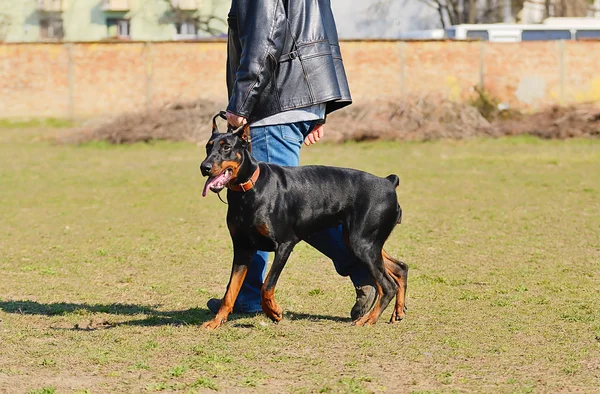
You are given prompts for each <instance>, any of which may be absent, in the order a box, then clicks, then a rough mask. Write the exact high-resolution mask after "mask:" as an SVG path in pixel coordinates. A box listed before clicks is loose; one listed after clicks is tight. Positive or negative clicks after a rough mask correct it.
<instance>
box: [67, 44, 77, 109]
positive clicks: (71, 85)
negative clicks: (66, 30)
mask: <svg viewBox="0 0 600 394" xmlns="http://www.w3.org/2000/svg"><path fill="white" fill-rule="evenodd" d="M65 45H66V46H67V57H68V59H69V60H68V66H67V73H68V76H67V78H68V84H69V88H68V89H69V92H68V117H69V119H73V118H74V117H75V99H74V92H73V90H74V89H75V76H74V75H73V74H74V71H75V65H74V64H73V61H74V59H73V43H71V42H69V43H67V44H65Z"/></svg>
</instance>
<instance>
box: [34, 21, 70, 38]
mask: <svg viewBox="0 0 600 394" xmlns="http://www.w3.org/2000/svg"><path fill="white" fill-rule="evenodd" d="M63 36H64V30H63V21H62V19H41V20H40V37H41V38H50V39H59V40H60V39H61V38H63Z"/></svg>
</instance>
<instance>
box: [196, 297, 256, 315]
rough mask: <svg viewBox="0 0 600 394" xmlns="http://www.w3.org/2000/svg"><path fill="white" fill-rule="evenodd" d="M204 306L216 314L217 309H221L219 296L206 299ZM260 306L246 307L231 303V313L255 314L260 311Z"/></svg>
mask: <svg viewBox="0 0 600 394" xmlns="http://www.w3.org/2000/svg"><path fill="white" fill-rule="evenodd" d="M206 306H207V307H208V309H209V310H210V311H211V312H212V313H214V314H217V312H218V311H219V309H221V300H220V299H219V298H211V299H210V300H208V302H207V303H206ZM262 311H263V310H262V307H261V306H260V305H258V306H254V307H249V308H248V307H246V308H242V307H240V306H238V304H234V305H233V311H232V312H233V313H251V314H256V313H261V312H262Z"/></svg>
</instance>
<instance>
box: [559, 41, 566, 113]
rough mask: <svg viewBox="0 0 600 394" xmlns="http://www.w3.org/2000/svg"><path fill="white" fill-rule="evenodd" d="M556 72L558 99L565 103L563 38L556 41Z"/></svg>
mask: <svg viewBox="0 0 600 394" xmlns="http://www.w3.org/2000/svg"><path fill="white" fill-rule="evenodd" d="M558 72H559V81H560V92H559V100H560V104H561V105H562V104H564V103H565V40H560V41H559V42H558Z"/></svg>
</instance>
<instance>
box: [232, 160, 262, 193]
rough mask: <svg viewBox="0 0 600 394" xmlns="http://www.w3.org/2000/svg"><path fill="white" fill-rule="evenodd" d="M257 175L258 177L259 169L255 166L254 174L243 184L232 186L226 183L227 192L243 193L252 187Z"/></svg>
mask: <svg viewBox="0 0 600 394" xmlns="http://www.w3.org/2000/svg"><path fill="white" fill-rule="evenodd" d="M259 175H260V167H259V166H256V170H254V173H253V174H252V176H251V177H250V179H248V180H247V181H246V182H244V183H240V184H239V185H233V184H231V183H228V184H227V188H228V189H229V190H233V191H234V192H244V193H245V192H247V191H248V190H250V189H252V188H253V187H254V185H255V184H256V180H257V179H258V176H259Z"/></svg>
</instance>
